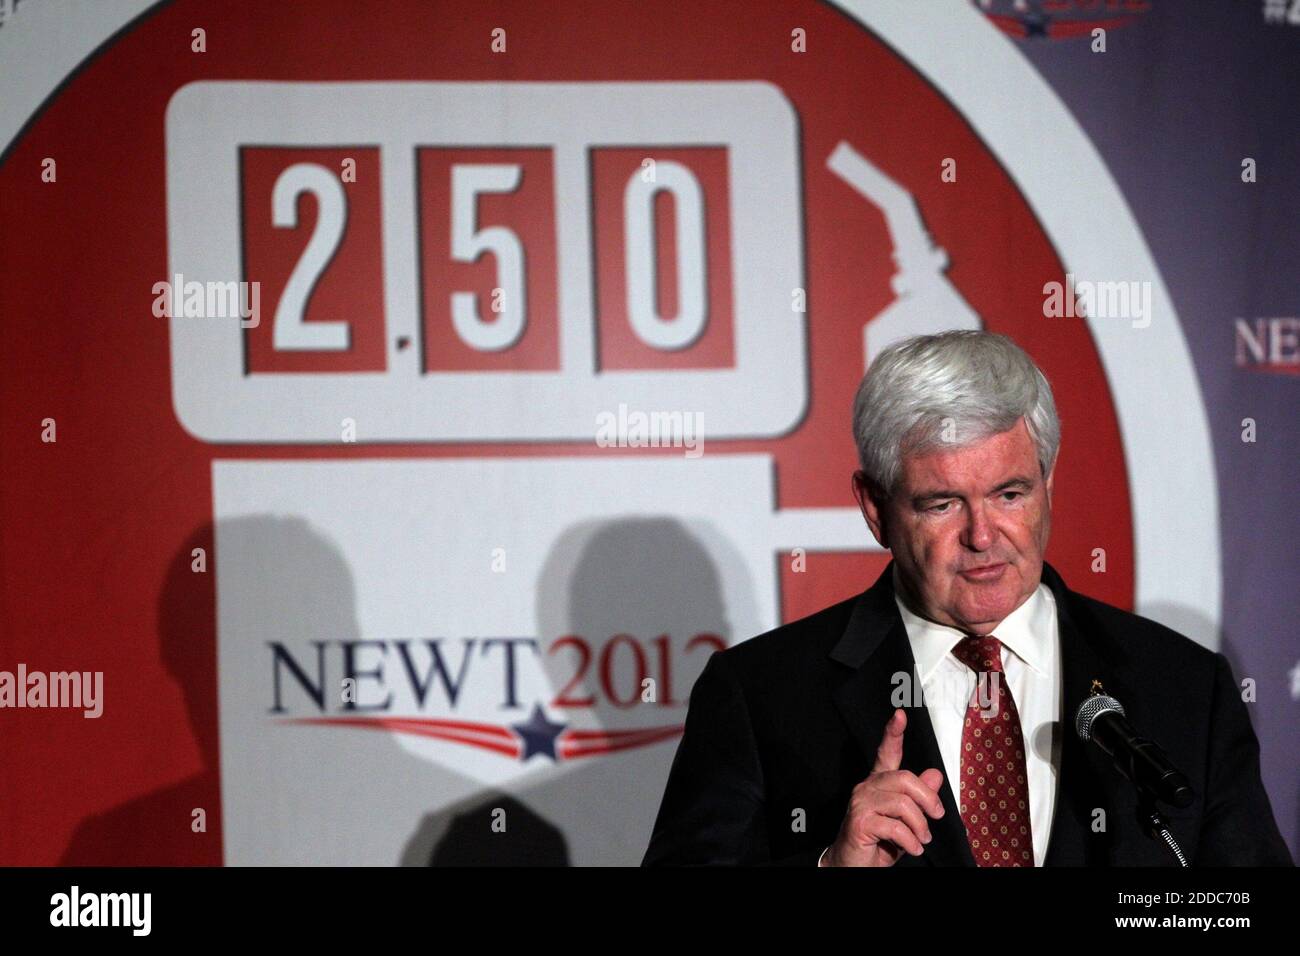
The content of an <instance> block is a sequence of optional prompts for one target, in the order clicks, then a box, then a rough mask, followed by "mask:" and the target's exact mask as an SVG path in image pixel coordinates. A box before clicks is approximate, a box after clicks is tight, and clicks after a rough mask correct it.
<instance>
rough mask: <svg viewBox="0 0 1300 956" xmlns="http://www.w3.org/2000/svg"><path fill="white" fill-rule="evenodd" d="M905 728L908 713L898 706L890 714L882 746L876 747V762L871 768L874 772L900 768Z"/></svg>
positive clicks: (882, 738) (881, 742)
mask: <svg viewBox="0 0 1300 956" xmlns="http://www.w3.org/2000/svg"><path fill="white" fill-rule="evenodd" d="M905 729H907V713H906V712H905V711H904V710H903V709H902V708H901V707H899V708H896V709H895V710H894V712H893V714H891V715H890V717H889V722H888V723H887V724H885V734H884V736H883V737H881V738H880V746H879V747H877V748H876V762H875V764H874V765H873V766H872V768H871V772H872V773H880V772H881V771H886V770H897V769H898V768H899V765H900V764H902V762H903V731H904V730H905Z"/></svg>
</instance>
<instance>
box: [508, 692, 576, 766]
mask: <svg viewBox="0 0 1300 956" xmlns="http://www.w3.org/2000/svg"><path fill="white" fill-rule="evenodd" d="M567 726H568V725H567V724H553V723H551V722H550V721H549V720H547V719H546V713H545V711H543V710H542V705H541V704H533V713H532V715H531V716H530V717H529V718H528V722H527V723H525V724H511V726H510V729H511V730H513V731H514V732H515V733H517V734H518V735H519V737H520V739H521V740H522V741H523V743H524V752H523V754H521V755H520V757H519V762H520V763H524V762H526V761H527V760H528V758H529V757H531V756H533V754H544V755H545V756H547V757H550V758H551V760H552V761H553V762H556V763H558V762H559V758H558V757H556V755H555V738H556V737H558V736H560V734H561V733H563V732H564V729H565V727H567Z"/></svg>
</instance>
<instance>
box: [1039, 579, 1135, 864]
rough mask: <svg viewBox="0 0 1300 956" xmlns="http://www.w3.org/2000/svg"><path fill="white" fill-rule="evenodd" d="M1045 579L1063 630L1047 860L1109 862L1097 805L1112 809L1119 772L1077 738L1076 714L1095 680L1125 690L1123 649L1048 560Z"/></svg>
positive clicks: (1112, 690)
mask: <svg viewBox="0 0 1300 956" xmlns="http://www.w3.org/2000/svg"><path fill="white" fill-rule="evenodd" d="M1043 583H1044V584H1046V585H1047V586H1048V587H1049V588H1051V590H1052V594H1053V596H1054V597H1055V598H1056V615H1057V623H1058V627H1059V629H1060V635H1061V645H1060V646H1061V722H1060V733H1061V736H1062V739H1061V763H1060V767H1059V770H1058V773H1057V781H1056V808H1055V811H1054V812H1053V816H1052V831H1051V835H1050V837H1049V839H1048V841H1047V856H1046V857H1045V858H1044V861H1043V865H1044V866H1105V865H1107V864H1108V862H1109V861H1108V853H1109V847H1110V840H1109V838H1108V837H1107V836H1106V833H1105V832H1101V833H1094V832H1093V830H1092V826H1093V823H1094V819H1093V818H1094V814H1095V812H1096V810H1097V809H1105V810H1106V811H1107V812H1111V810H1112V808H1113V807H1114V797H1113V790H1114V787H1115V784H1116V783H1117V782H1118V777H1117V775H1116V774H1115V771H1114V770H1113V768H1111V767H1108V766H1106V763H1105V758H1104V756H1103V755H1102V754H1100V753H1099V752H1098V751H1097V748H1096V747H1089V746H1087V745H1085V744H1084V742H1083V741H1082V740H1080V739H1079V735H1078V733H1077V732H1076V730H1075V727H1074V716H1075V714H1076V713H1077V712H1078V710H1079V705H1080V704H1081V703H1083V700H1084V698H1085V697H1087V696H1088V694H1089V692H1090V691H1091V688H1092V682H1093V680H1094V679H1096V680H1100V681H1101V682H1102V684H1103V686H1104V687H1105V689H1106V691H1107V692H1108V693H1111V694H1116V695H1122V694H1123V693H1124V692H1125V688H1124V687H1123V686H1121V685H1120V684H1119V682H1118V679H1117V678H1116V677H1115V668H1116V666H1117V665H1118V664H1119V663H1120V662H1121V661H1122V659H1123V649H1122V648H1121V647H1120V646H1119V645H1118V644H1117V643H1116V642H1115V641H1114V639H1113V638H1111V637H1110V636H1109V635H1108V634H1106V633H1105V632H1104V631H1103V630H1102V629H1101V628H1100V627H1099V626H1098V624H1097V622H1096V621H1095V620H1094V619H1093V616H1092V615H1091V614H1089V613H1088V611H1087V609H1086V608H1085V607H1084V606H1083V604H1082V602H1080V601H1079V600H1078V598H1077V596H1076V595H1075V594H1074V592H1072V591H1070V590H1069V589H1068V588H1066V586H1065V584H1064V582H1063V581H1062V580H1061V577H1060V575H1059V574H1057V573H1056V570H1055V569H1054V568H1052V567H1051V566H1050V565H1047V564H1044V565H1043ZM1108 822H1109V821H1108Z"/></svg>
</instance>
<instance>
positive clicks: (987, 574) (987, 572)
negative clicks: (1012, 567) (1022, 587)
mask: <svg viewBox="0 0 1300 956" xmlns="http://www.w3.org/2000/svg"><path fill="white" fill-rule="evenodd" d="M1006 568H1007V563H1006V562H1005V561H999V562H998V563H997V564H985V565H981V566H980V567H978V568H967V569H966V570H965V571H960V572H958V573H959V574H961V576H962V577H964V578H965V579H966V580H968V581H996V580H997V579H998V578H1000V577H1002V572H1003V571H1005V570H1006Z"/></svg>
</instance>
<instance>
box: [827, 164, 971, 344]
mask: <svg viewBox="0 0 1300 956" xmlns="http://www.w3.org/2000/svg"><path fill="white" fill-rule="evenodd" d="M826 166H827V167H828V168H829V169H830V170H831V171H832V172H833V173H835V174H836V175H837V176H839V177H840V178H841V179H843V180H844V181H845V182H846V183H848V184H849V185H850V186H852V187H853V188H854V189H855V190H856V191H857V192H858V193H859V194H861V196H862V197H863V198H864V199H866V200H867V201H868V202H870V203H872V204H873V205H875V206H876V207H877V208H878V209H879V210H880V212H881V213H882V214H883V215H884V217H885V227H886V228H887V229H888V231H889V239H890V242H891V244H892V245H893V247H894V252H893V259H894V264H895V265H896V266H897V267H898V271H897V272H895V273H894V277H893V280H892V281H891V283H890V284H891V286H892V288H893V290H894V294H895V295H897V296H898V298H897V299H895V300H894V301H893V303H891V304H890V305H889V307H888V308H886V309H885V310H884V311H883V312H881V313H880V314H879V315H877V316H876V317H875V318H873V319H871V320H870V321H868V322H867V324H866V327H865V328H864V329H863V337H862V347H863V359H864V361H863V367H864V368H865V367H866V366H867V365H870V364H871V357H872V356H873V355H879V354H880V352H881V350H882V349H885V348H886V347H888V346H889V345H890V344H892V343H893V342H897V341H898V340H899V339H902V338H906V337H907V336H909V335H925V334H928V333H931V332H941V331H944V330H946V329H981V328H983V327H984V324H983V322H981V321H980V317H979V316H978V315H977V314H976V313H975V310H974V309H972V308H971V307H970V304H969V303H967V301H966V300H965V299H964V298H962V296H961V293H960V292H958V291H957V289H956V288H955V287H954V286H953V284H952V283H951V282H949V281H948V278H947V277H946V276H945V275H944V271H945V270H946V269H947V268H948V254H947V252H945V251H944V250H943V249H941V248H939V247H937V246H936V245H935V244H934V241H933V240H932V239H931V238H930V234H929V233H928V232H927V231H926V229H925V224H924V223H923V222H922V220H921V213H920V210H919V209H917V206H916V200H915V199H913V198H912V194H911V193H909V192H908V191H907V190H905V189H904V188H903V187H902V186H900V185H899V184H898V183H896V182H895V181H894V180H892V179H890V178H889V177H888V176H887V175H885V173H883V172H882V171H881V170H880V169H878V168H877V167H876V166H874V165H872V163H871V162H870V160H868V159H867V158H866V157H865V156H863V155H862V154H861V153H859V152H858V151H857V150H856V149H854V148H853V147H852V146H850V145H849V144H848V143H847V142H844V141H841V142H840V143H839V145H837V146H836V147H835V150H834V152H832V153H831V156H830V159H828V160H827V161H826Z"/></svg>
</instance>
